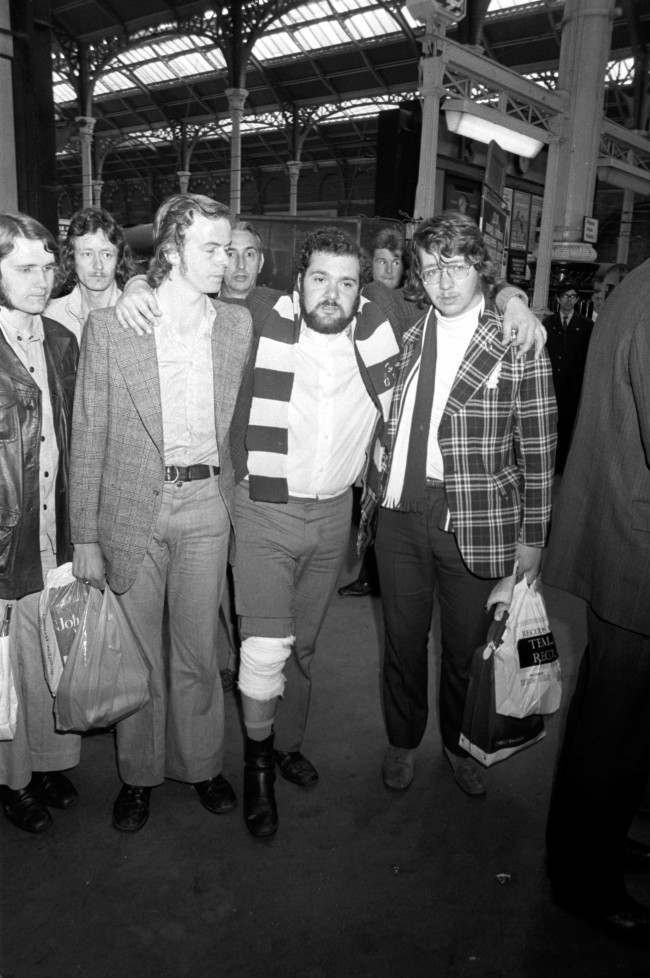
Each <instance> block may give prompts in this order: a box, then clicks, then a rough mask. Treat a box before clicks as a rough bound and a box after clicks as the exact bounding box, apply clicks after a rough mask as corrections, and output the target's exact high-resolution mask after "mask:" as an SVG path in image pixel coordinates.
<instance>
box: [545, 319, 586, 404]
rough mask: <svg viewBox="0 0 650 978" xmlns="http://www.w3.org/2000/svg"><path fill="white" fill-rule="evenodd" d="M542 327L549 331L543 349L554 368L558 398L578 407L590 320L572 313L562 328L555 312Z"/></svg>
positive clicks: (560, 320)
mask: <svg viewBox="0 0 650 978" xmlns="http://www.w3.org/2000/svg"><path fill="white" fill-rule="evenodd" d="M544 326H545V327H546V331H547V333H548V339H547V341H546V352H547V353H548V355H549V358H550V361H551V367H552V369H553V384H554V386H555V392H556V394H557V397H558V401H560V400H564V399H567V400H569V401H571V402H574V403H575V407H576V408H577V406H578V401H579V400H580V389H581V386H582V377H583V374H584V370H585V360H586V359H587V350H588V349H589V338H590V337H591V330H592V327H593V323H592V321H591V320H590V319H585V318H584V316H579V315H577V313H575V314H574V315H573V316H571V318H570V320H569V324H568V326H567V328H566V330H565V329H564V328H563V326H562V319H561V317H560V314H559V313H557V312H556V313H553V315H552V316H547V317H546V319H545V320H544ZM571 423H573V418H571Z"/></svg>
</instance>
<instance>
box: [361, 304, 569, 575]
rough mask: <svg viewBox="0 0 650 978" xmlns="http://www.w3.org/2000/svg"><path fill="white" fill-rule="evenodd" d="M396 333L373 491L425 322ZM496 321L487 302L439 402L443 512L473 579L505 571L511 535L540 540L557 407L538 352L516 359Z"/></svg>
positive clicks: (383, 470) (385, 465)
mask: <svg viewBox="0 0 650 978" xmlns="http://www.w3.org/2000/svg"><path fill="white" fill-rule="evenodd" d="M427 318H428V320H429V325H428V328H430V329H435V325H436V323H435V310H433V309H431V310H430V312H429V314H428V317H427V316H423V317H422V318H421V319H420V320H419V321H418V322H417V323H416V324H415V325H414V326H412V327H411V328H410V329H409V330H407V331H406V333H405V334H404V336H403V352H402V359H401V361H400V366H399V380H398V383H397V386H396V389H395V392H394V395H393V402H392V405H391V412H390V417H389V420H388V423H387V424H386V426H385V430H384V434H383V436H382V443H381V450H380V455H379V456H377V457H378V460H379V470H380V481H379V494H380V498H381V494H382V493H383V490H384V489H385V487H386V484H387V481H388V475H389V472H390V465H391V461H392V453H393V447H394V443H395V437H396V433H397V427H398V419H399V418H400V416H401V412H402V403H403V400H404V394H405V386H404V384H405V380H406V378H407V377H408V375H409V373H410V372H411V370H412V368H413V366H414V365H415V363H416V361H417V359H418V357H419V356H420V351H421V347H422V336H423V331H424V325H425V322H426V320H427ZM501 328H502V321H501V318H500V317H499V316H498V314H497V313H496V310H495V308H494V306H493V305H492V304H491V303H487V304H486V307H485V310H484V312H483V314H482V315H481V317H480V319H479V324H478V326H477V328H476V331H475V333H474V336H473V337H472V339H471V341H470V344H469V346H468V348H467V350H466V352H465V356H464V358H463V360H462V362H461V364H460V367H459V369H458V373H457V375H456V379H455V381H454V383H453V386H452V389H451V391H450V394H449V398H448V400H447V404H446V406H445V409H444V412H443V415H442V418H441V420H440V426H439V428H438V444H439V446H440V451H441V454H442V460H443V466H444V483H445V493H446V497H447V505H448V510H449V512H448V517H447V521H446V525H445V529H448V530H451V531H453V533H454V534H455V536H456V539H457V541H458V547H459V549H460V552H461V554H462V556H463V560H464V561H465V563H466V564H467V566H468V568H469V569H470V570H471V571H472V572H473V573H474V574H476V575H477V576H478V577H485V578H494V577H503V576H505V575H506V574H509V573H511V572H512V566H513V562H514V558H515V551H516V545H517V543H518V542H521V543H525V544H528V545H530V546H535V547H543V546H544V544H545V542H546V537H547V532H548V526H549V521H550V514H551V489H552V485H553V468H554V460H555V443H556V425H557V411H556V406H555V397H554V394H553V385H552V379H551V367H550V363H549V360H548V356H547V355H546V353H545V352H544V353H542V356H541V357H540V358H539V359H538V360H535V356H534V351H531V352H529V353H528V354H526V356H524V357H518V356H517V351H516V348H515V347H514V346H513V345H512V344H510V345H507V346H506V345H504V344H503V343H502V342H501V339H500V337H501Z"/></svg>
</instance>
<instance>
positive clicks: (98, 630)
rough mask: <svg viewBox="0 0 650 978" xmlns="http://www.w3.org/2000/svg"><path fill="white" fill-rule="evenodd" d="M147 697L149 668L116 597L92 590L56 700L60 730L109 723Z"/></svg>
mask: <svg viewBox="0 0 650 978" xmlns="http://www.w3.org/2000/svg"><path fill="white" fill-rule="evenodd" d="M148 700H149V670H148V668H147V665H146V663H145V661H144V658H143V656H142V652H141V651H140V646H139V644H138V641H137V639H136V638H135V636H134V635H133V633H132V632H131V628H130V626H129V624H128V622H127V620H126V618H125V616H124V612H123V611H122V609H121V607H120V605H119V603H118V600H117V598H116V597H115V595H114V594H113V592H112V591H111V590H110V588H108V587H106V588H105V590H104V592H103V594H102V592H101V591H99V590H97V588H91V589H90V593H89V595H88V600H87V602H86V607H85V609H84V611H83V615H82V620H81V622H80V625H79V628H78V629H77V633H76V635H75V638H74V642H73V643H72V647H71V649H70V652H69V654H68V659H67V662H66V664H65V667H64V670H63V675H62V676H61V679H60V681H59V686H58V689H57V693H56V698H55V700H54V714H55V717H56V726H57V729H58V730H76V731H83V730H90V729H91V728H93V727H109V726H111V725H112V724H114V723H117V722H118V720H123V719H124V718H125V717H128V716H130V715H131V714H132V713H135V712H136V711H137V710H139V709H140V708H141V707H142V706H144V704H145V703H147V702H148Z"/></svg>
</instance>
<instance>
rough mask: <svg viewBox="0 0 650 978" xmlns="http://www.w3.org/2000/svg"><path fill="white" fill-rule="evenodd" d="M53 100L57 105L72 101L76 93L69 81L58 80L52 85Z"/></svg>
mask: <svg viewBox="0 0 650 978" xmlns="http://www.w3.org/2000/svg"><path fill="white" fill-rule="evenodd" d="M52 93H53V95H54V101H55V103H56V104H57V105H64V104H65V103H66V102H74V100H75V99H76V97H77V93H76V92H75V90H74V88H73V87H72V85H71V84H70V83H69V82H59V84H58V85H53V86H52Z"/></svg>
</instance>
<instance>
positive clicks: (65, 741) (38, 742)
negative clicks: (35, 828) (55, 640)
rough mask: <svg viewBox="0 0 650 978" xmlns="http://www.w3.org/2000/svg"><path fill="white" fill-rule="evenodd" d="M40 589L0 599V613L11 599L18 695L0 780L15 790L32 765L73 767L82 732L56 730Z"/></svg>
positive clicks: (1, 746)
mask: <svg viewBox="0 0 650 978" xmlns="http://www.w3.org/2000/svg"><path fill="white" fill-rule="evenodd" d="M40 594H41V592H40V591H37V592H36V593H35V594H28V595H26V596H25V597H24V598H20V599H19V600H18V601H13V602H7V601H0V618H1V617H2V616H3V615H4V609H5V605H6V604H8V603H11V604H13V610H12V619H11V662H12V668H13V672H14V683H15V686H16V693H17V695H18V714H17V718H16V735H15V737H14V739H13V740H2V741H0V784H6V785H8V786H9V787H10V788H13V789H14V790H18V789H20V788H24V787H25V786H26V785H27V784H28V783H29V781H30V780H31V777H32V772H33V771H65V770H66V769H67V768H70V767H75V765H77V764H78V763H79V757H80V754H81V737H80V736H79V735H78V734H74V733H58V732H57V730H56V729H55V726H54V713H53V706H54V699H53V698H52V694H51V693H50V690H49V687H48V685H47V682H46V681H45V673H44V672H43V659H42V657H41V638H40V633H39V629H38V599H39V597H40Z"/></svg>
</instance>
